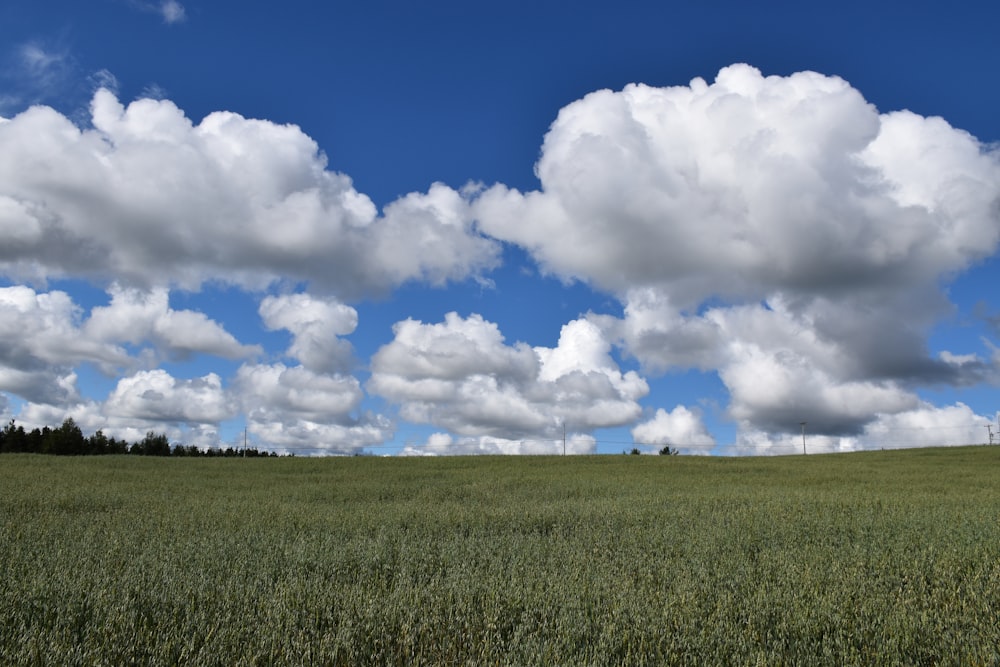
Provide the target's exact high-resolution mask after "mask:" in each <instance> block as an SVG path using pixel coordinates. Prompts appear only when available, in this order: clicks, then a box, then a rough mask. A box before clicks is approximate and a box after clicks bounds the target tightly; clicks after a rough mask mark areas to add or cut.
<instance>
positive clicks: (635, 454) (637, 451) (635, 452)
mask: <svg viewBox="0 0 1000 667" xmlns="http://www.w3.org/2000/svg"><path fill="white" fill-rule="evenodd" d="M629 454H631V455H632V456H638V455H639V454H642V452H641V451H639V448H638V447H633V448H632V451H630V452H629Z"/></svg>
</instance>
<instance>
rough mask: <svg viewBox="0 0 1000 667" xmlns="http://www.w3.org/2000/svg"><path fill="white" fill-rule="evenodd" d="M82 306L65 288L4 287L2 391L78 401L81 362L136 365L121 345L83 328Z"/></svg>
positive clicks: (0, 308)
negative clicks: (75, 369)
mask: <svg viewBox="0 0 1000 667" xmlns="http://www.w3.org/2000/svg"><path fill="white" fill-rule="evenodd" d="M82 317H83V311H82V309H80V308H79V306H77V305H76V304H75V303H74V302H73V300H72V299H71V298H70V296H69V295H68V294H66V293H65V292H61V291H53V292H47V293H46V292H42V293H39V292H36V291H35V290H33V289H31V288H30V287H24V286H14V287H3V288H0V391H7V392H10V393H12V394H15V395H17V396H20V397H22V398H24V399H25V400H28V401H37V402H41V403H53V404H65V403H69V402H73V401H76V400H77V399H78V392H77V388H76V379H77V375H76V373H75V372H74V370H73V368H74V366H75V365H76V364H79V363H81V362H85V361H88V362H92V363H94V364H96V365H98V366H99V367H102V368H106V369H115V368H119V367H122V366H128V365H130V364H131V359H130V357H129V355H128V354H127V353H126V352H125V351H124V350H123V349H122V348H121V347H119V346H117V345H114V344H111V343H108V342H106V341H100V340H96V339H94V338H93V337H90V336H87V335H85V334H84V333H83V331H82V330H81V320H82Z"/></svg>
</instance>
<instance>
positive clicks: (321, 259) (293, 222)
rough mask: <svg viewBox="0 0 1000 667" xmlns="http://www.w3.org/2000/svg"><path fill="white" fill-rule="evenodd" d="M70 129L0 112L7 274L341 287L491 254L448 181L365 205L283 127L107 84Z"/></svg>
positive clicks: (438, 278)
mask: <svg viewBox="0 0 1000 667" xmlns="http://www.w3.org/2000/svg"><path fill="white" fill-rule="evenodd" d="M91 117H92V123H93V127H92V128H91V129H81V128H80V127H78V126H76V125H75V124H74V123H73V122H72V121H70V120H69V119H68V118H66V117H65V116H63V115H61V114H59V113H58V112H56V111H55V110H53V109H51V108H47V107H41V106H38V107H33V108H31V109H28V110H27V111H25V112H23V113H21V114H19V115H17V116H15V117H14V118H12V119H10V120H8V121H6V122H0V229H6V228H13V227H17V228H18V229H23V230H24V231H23V232H22V233H20V234H19V235H16V236H14V237H13V238H11V242H10V243H6V244H4V246H3V247H2V248H0V270H3V271H4V272H6V273H8V274H13V275H19V276H30V277H35V278H45V277H48V276H96V277H99V278H102V279H111V280H117V281H119V282H121V283H122V284H125V285H139V286H150V285H164V284H177V285H181V286H183V287H187V288H196V287H198V286H200V285H201V284H202V283H203V282H204V281H206V280H210V279H218V280H223V281H229V282H232V283H236V284H239V285H244V286H252V287H261V286H263V285H265V284H268V283H270V282H272V281H274V280H277V279H279V278H289V277H290V278H294V279H299V280H306V281H310V282H312V283H314V284H315V285H318V286H320V287H322V288H324V289H328V290H333V291H336V292H337V293H339V294H341V295H349V296H357V295H360V294H367V293H371V292H376V291H383V290H386V289H389V288H391V287H392V286H395V285H398V284H399V283H401V282H405V281H409V280H424V281H428V282H430V283H433V284H441V283H443V282H445V281H448V280H453V279H462V278H465V277H467V276H469V275H472V274H476V273H478V272H480V271H482V270H484V269H487V268H490V267H492V266H493V265H495V263H496V261H497V257H498V253H499V245H498V244H497V243H496V242H495V241H492V240H489V239H486V238H484V237H482V236H480V235H479V234H477V233H476V232H475V230H474V229H473V226H472V222H471V216H470V213H469V211H468V210H467V208H468V205H467V204H466V203H465V201H464V200H463V199H462V197H461V196H459V195H458V193H456V192H454V191H452V190H450V189H449V188H447V187H445V186H443V185H435V186H433V187H432V188H431V189H430V191H429V192H428V193H426V194H420V193H413V194H410V195H407V196H406V197H404V198H402V199H400V200H399V201H398V202H396V203H395V204H393V205H391V206H389V207H388V208H387V209H386V215H385V216H384V217H382V216H379V215H378V214H377V211H376V208H375V206H374V205H373V203H372V202H371V200H370V199H369V198H368V197H366V196H365V195H363V194H361V193H359V192H357V191H356V190H355V189H354V188H353V186H352V184H351V181H350V179H349V178H348V177H347V176H345V175H343V174H339V173H336V172H333V171H329V170H328V169H327V161H326V157H325V156H324V155H323V154H322V153H321V152H320V151H319V149H318V147H317V145H316V143H315V142H314V141H313V140H312V139H311V138H309V137H308V136H306V135H305V134H304V133H303V132H302V131H301V130H300V129H299V128H298V127H295V126H292V125H277V124H275V123H271V122H268V121H263V120H249V119H246V118H243V117H242V116H239V115H237V114H234V113H228V112H217V113H212V114H210V115H209V116H207V117H206V118H205V119H203V120H202V121H201V122H200V123H198V124H197V125H196V124H194V123H192V121H191V120H189V119H188V118H187V117H186V116H185V115H184V114H183V112H182V111H181V110H180V109H178V108H177V107H176V106H175V105H174V104H173V103H171V102H170V101H167V100H151V99H141V100H138V101H136V102H133V103H131V104H129V105H128V106H127V107H125V106H123V105H122V103H120V102H119V101H118V99H117V98H116V97H115V96H114V94H112V93H111V92H109V91H108V90H105V89H102V90H99V91H98V92H97V93H96V94H95V95H94V98H93V102H92V105H91Z"/></svg>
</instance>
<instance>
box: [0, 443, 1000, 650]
mask: <svg viewBox="0 0 1000 667" xmlns="http://www.w3.org/2000/svg"><path fill="white" fill-rule="evenodd" d="M0 507H2V513H0V622H2V623H0V664H3V665H57V664H58V665H124V664H137V665H175V664H178V665H272V664H274V665H284V664H288V665H365V664H381V665H404V664H406V665H409V664H413V665H419V664H424V665H561V664H562V665H672V664H676V665H718V664H738V665H746V664H762V665H782V664H784V665H936V664H942V665H997V664H1000V448H994V447H970V448H955V449H944V448H942V449H924V450H910V451H896V452H870V453H857V454H848V455H829V456H799V457H787V458H754V459H718V458H694V457H690V458H689V457H673V456H671V457H666V456H591V457H521V458H515V457H497V458H493V457H484V458H475V457H470V458H441V459H374V458H338V459H301V458H292V459H290V458H284V459H245V460H241V459H183V458H182V459H174V458H161V459H158V458H147V457H126V456H108V457H80V458H75V457H50V456H37V455H20V454H16V455H15V454H11V455H4V456H0Z"/></svg>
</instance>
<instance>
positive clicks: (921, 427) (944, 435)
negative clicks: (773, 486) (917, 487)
mask: <svg viewBox="0 0 1000 667" xmlns="http://www.w3.org/2000/svg"><path fill="white" fill-rule="evenodd" d="M989 424H991V420H990V418H988V417H984V416H982V415H977V414H976V413H974V412H973V411H972V409H971V408H969V406H967V405H965V404H964V403H956V404H954V405H950V406H935V405H931V404H930V403H927V402H925V401H919V402H918V403H917V404H916V405H915V406H914V407H913V408H911V409H908V410H903V411H900V412H897V413H895V414H878V415H876V416H875V418H874V419H873V420H872V421H871V422H869V423H868V424H867V425H866V426H865V428H864V430H863V431H862V432H860V433H858V434H857V435H843V436H836V435H822V434H815V433H813V432H812V431H811V430H810V424H809V423H806V425H805V429H804V433H802V432H800V433H798V434H793V433H787V434H777V435H776V434H773V433H767V432H765V431H760V430H756V429H753V428H749V427H745V428H742V429H741V430H740V435H739V437H738V440H737V443H736V446H735V448H734V449H733V450H732V453H735V454H742V455H775V454H779V455H780V454H786V455H787V454H802V453H803V449H805V453H806V454H828V453H836V452H854V451H861V450H872V449H907V448H912V447H948V446H961V445H974V444H980V443H985V442H987V441H988V437H989V433H988V431H987V429H986V426H987V425H989ZM803 435H804V436H805V438H804V439H805V443H804V445H803Z"/></svg>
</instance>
